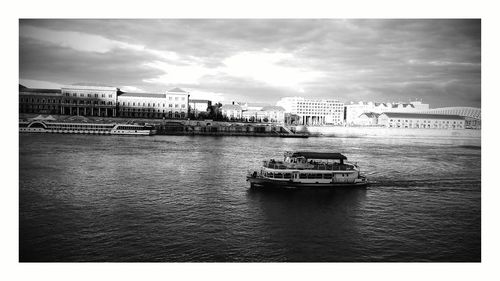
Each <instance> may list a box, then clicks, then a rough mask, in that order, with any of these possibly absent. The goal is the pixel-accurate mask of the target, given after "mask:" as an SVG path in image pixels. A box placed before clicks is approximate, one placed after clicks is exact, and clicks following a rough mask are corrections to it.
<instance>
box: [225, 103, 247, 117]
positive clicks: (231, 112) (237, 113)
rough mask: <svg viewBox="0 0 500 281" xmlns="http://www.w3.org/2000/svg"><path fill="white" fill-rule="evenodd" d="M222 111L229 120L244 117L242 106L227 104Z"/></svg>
mask: <svg viewBox="0 0 500 281" xmlns="http://www.w3.org/2000/svg"><path fill="white" fill-rule="evenodd" d="M220 111H221V113H222V115H223V116H226V117H227V118H229V119H240V118H241V116H242V115H241V113H242V109H241V106H239V105H236V104H225V105H223V106H222V107H221V108H220Z"/></svg>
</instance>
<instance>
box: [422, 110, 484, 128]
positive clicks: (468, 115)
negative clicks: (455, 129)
mask: <svg viewBox="0 0 500 281" xmlns="http://www.w3.org/2000/svg"><path fill="white" fill-rule="evenodd" d="M419 113H425V114H445V115H458V116H463V117H465V128H467V129H481V109H480V108H477V107H465V106H454V107H440V108H432V109H428V110H424V111H421V112H419Z"/></svg>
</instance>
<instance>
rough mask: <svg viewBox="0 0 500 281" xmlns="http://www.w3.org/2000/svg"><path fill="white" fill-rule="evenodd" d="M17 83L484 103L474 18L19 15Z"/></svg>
mask: <svg viewBox="0 0 500 281" xmlns="http://www.w3.org/2000/svg"><path fill="white" fill-rule="evenodd" d="M19 79H20V83H21V84H24V85H26V86H29V87H48V88H54V87H59V86H60V85H65V84H74V83H79V82H87V83H98V84H106V85H111V86H116V87H119V88H121V89H123V90H126V91H145V92H162V91H164V90H167V89H171V88H174V87H181V88H183V89H185V90H188V91H189V92H191V94H192V97H193V98H209V99H212V100H216V101H223V102H230V101H232V100H237V101H248V102H267V103H275V102H276V101H277V100H279V99H280V98H281V97H285V96H304V97H313V98H337V99H339V100H341V101H343V102H351V101H360V100H363V101H375V102H387V101H403V102H407V101H409V100H415V99H416V98H417V99H422V100H423V101H424V102H425V103H429V104H430V105H431V107H440V106H475V107H480V106H481V22H480V21H479V20H450V19H445V20H377V19H373V20H325V19H297V20H294V19H286V20H284V19H280V20H267V19H254V20H243V19H234V20H230V19H226V20H216V19H207V20H199V19H198V20H172V19H169V20H48V19H45V20H20V22H19Z"/></svg>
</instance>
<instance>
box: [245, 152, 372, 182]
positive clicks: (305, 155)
mask: <svg viewBox="0 0 500 281" xmlns="http://www.w3.org/2000/svg"><path fill="white" fill-rule="evenodd" d="M346 160H347V157H346V156H344V155H342V154H340V153H325V152H303V151H299V152H285V155H284V159H283V161H276V160H274V159H271V160H269V161H263V164H262V166H261V168H260V170H258V171H249V172H248V175H247V181H249V182H250V186H251V187H255V186H262V187H284V188H316V187H321V188H335V187H365V186H367V185H368V180H367V179H366V178H365V177H363V176H361V174H360V169H359V167H358V165H357V164H353V163H348V162H346Z"/></svg>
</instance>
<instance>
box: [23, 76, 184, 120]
mask: <svg viewBox="0 0 500 281" xmlns="http://www.w3.org/2000/svg"><path fill="white" fill-rule="evenodd" d="M19 97H20V98H19V112H21V113H46V114H63V115H79V116H101V117H136V118H187V116H188V110H189V94H188V92H186V91H184V90H181V89H179V88H175V89H172V90H170V91H167V92H166V93H126V92H122V91H120V89H119V88H116V87H110V86H103V85H94V84H75V85H68V86H64V87H62V88H61V90H54V89H29V88H26V87H24V86H22V85H19Z"/></svg>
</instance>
